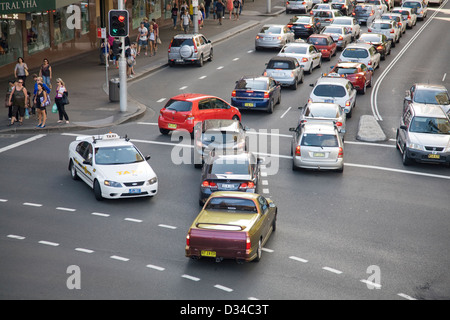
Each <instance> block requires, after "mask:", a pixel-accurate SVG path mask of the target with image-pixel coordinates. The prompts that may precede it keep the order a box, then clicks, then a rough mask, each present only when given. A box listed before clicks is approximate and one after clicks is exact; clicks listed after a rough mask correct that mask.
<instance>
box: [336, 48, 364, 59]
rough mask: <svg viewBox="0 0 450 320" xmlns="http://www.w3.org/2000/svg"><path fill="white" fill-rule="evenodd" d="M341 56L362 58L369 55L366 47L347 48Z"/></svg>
mask: <svg viewBox="0 0 450 320" xmlns="http://www.w3.org/2000/svg"><path fill="white" fill-rule="evenodd" d="M342 56H343V57H345V58H355V59H363V58H367V57H368V56H369V53H368V52H367V50H366V49H359V48H347V49H345V50H344V52H342Z"/></svg>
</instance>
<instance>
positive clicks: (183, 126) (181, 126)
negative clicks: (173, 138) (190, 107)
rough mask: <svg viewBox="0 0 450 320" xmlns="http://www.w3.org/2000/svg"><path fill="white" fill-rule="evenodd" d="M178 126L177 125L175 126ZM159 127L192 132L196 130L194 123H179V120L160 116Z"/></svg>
mask: <svg viewBox="0 0 450 320" xmlns="http://www.w3.org/2000/svg"><path fill="white" fill-rule="evenodd" d="M174 126H176V127H174ZM158 127H159V128H160V129H166V130H171V131H173V130H187V131H189V132H192V131H193V130H194V123H193V122H192V123H188V122H183V123H177V122H173V121H172V122H170V121H168V120H167V119H164V118H163V117H161V116H159V117H158Z"/></svg>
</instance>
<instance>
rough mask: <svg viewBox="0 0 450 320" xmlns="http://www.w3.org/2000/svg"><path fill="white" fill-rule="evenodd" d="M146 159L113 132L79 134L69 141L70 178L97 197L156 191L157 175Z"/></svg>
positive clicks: (111, 197)
mask: <svg viewBox="0 0 450 320" xmlns="http://www.w3.org/2000/svg"><path fill="white" fill-rule="evenodd" d="M149 159H150V156H146V157H144V156H143V155H142V153H141V152H140V151H139V150H138V149H137V148H136V147H135V146H134V144H133V143H131V142H130V141H129V139H128V138H121V137H119V136H118V135H117V134H115V133H108V134H105V135H100V136H80V137H77V138H76V140H75V141H73V142H71V143H70V145H69V170H70V174H71V176H72V179H74V180H78V179H81V180H83V181H84V182H86V183H87V184H88V186H89V187H91V188H92V189H94V194H95V198H96V199H97V200H102V199H103V198H108V199H119V198H131V197H146V196H148V197H153V196H154V195H156V194H157V192H158V178H157V176H156V174H155V172H154V171H153V169H152V168H151V167H150V165H149V164H148V162H147V160H149Z"/></svg>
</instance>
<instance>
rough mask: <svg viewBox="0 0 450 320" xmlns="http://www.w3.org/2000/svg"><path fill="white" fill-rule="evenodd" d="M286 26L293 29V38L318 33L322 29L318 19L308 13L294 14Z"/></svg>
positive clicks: (306, 36)
mask: <svg viewBox="0 0 450 320" xmlns="http://www.w3.org/2000/svg"><path fill="white" fill-rule="evenodd" d="M287 26H288V28H290V29H291V30H292V31H294V36H295V38H308V37H309V36H310V35H312V34H314V33H320V31H321V30H322V25H321V23H320V21H319V19H317V18H314V17H312V16H310V15H304V16H303V15H300V16H294V17H292V18H291V20H290V21H289V23H288V24H287Z"/></svg>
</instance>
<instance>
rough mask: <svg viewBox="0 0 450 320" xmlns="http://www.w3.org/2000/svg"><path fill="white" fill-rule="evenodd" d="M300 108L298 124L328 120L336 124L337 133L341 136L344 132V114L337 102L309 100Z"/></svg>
mask: <svg viewBox="0 0 450 320" xmlns="http://www.w3.org/2000/svg"><path fill="white" fill-rule="evenodd" d="M299 109H300V110H301V111H300V112H301V113H300V118H299V120H298V124H299V125H300V124H302V123H306V122H308V123H314V122H328V123H331V124H336V126H337V128H338V131H339V133H340V134H341V136H342V137H343V136H344V134H345V123H346V115H345V111H344V109H342V108H341V106H340V105H339V104H337V103H326V102H309V103H307V104H306V105H305V106H304V107H299Z"/></svg>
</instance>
